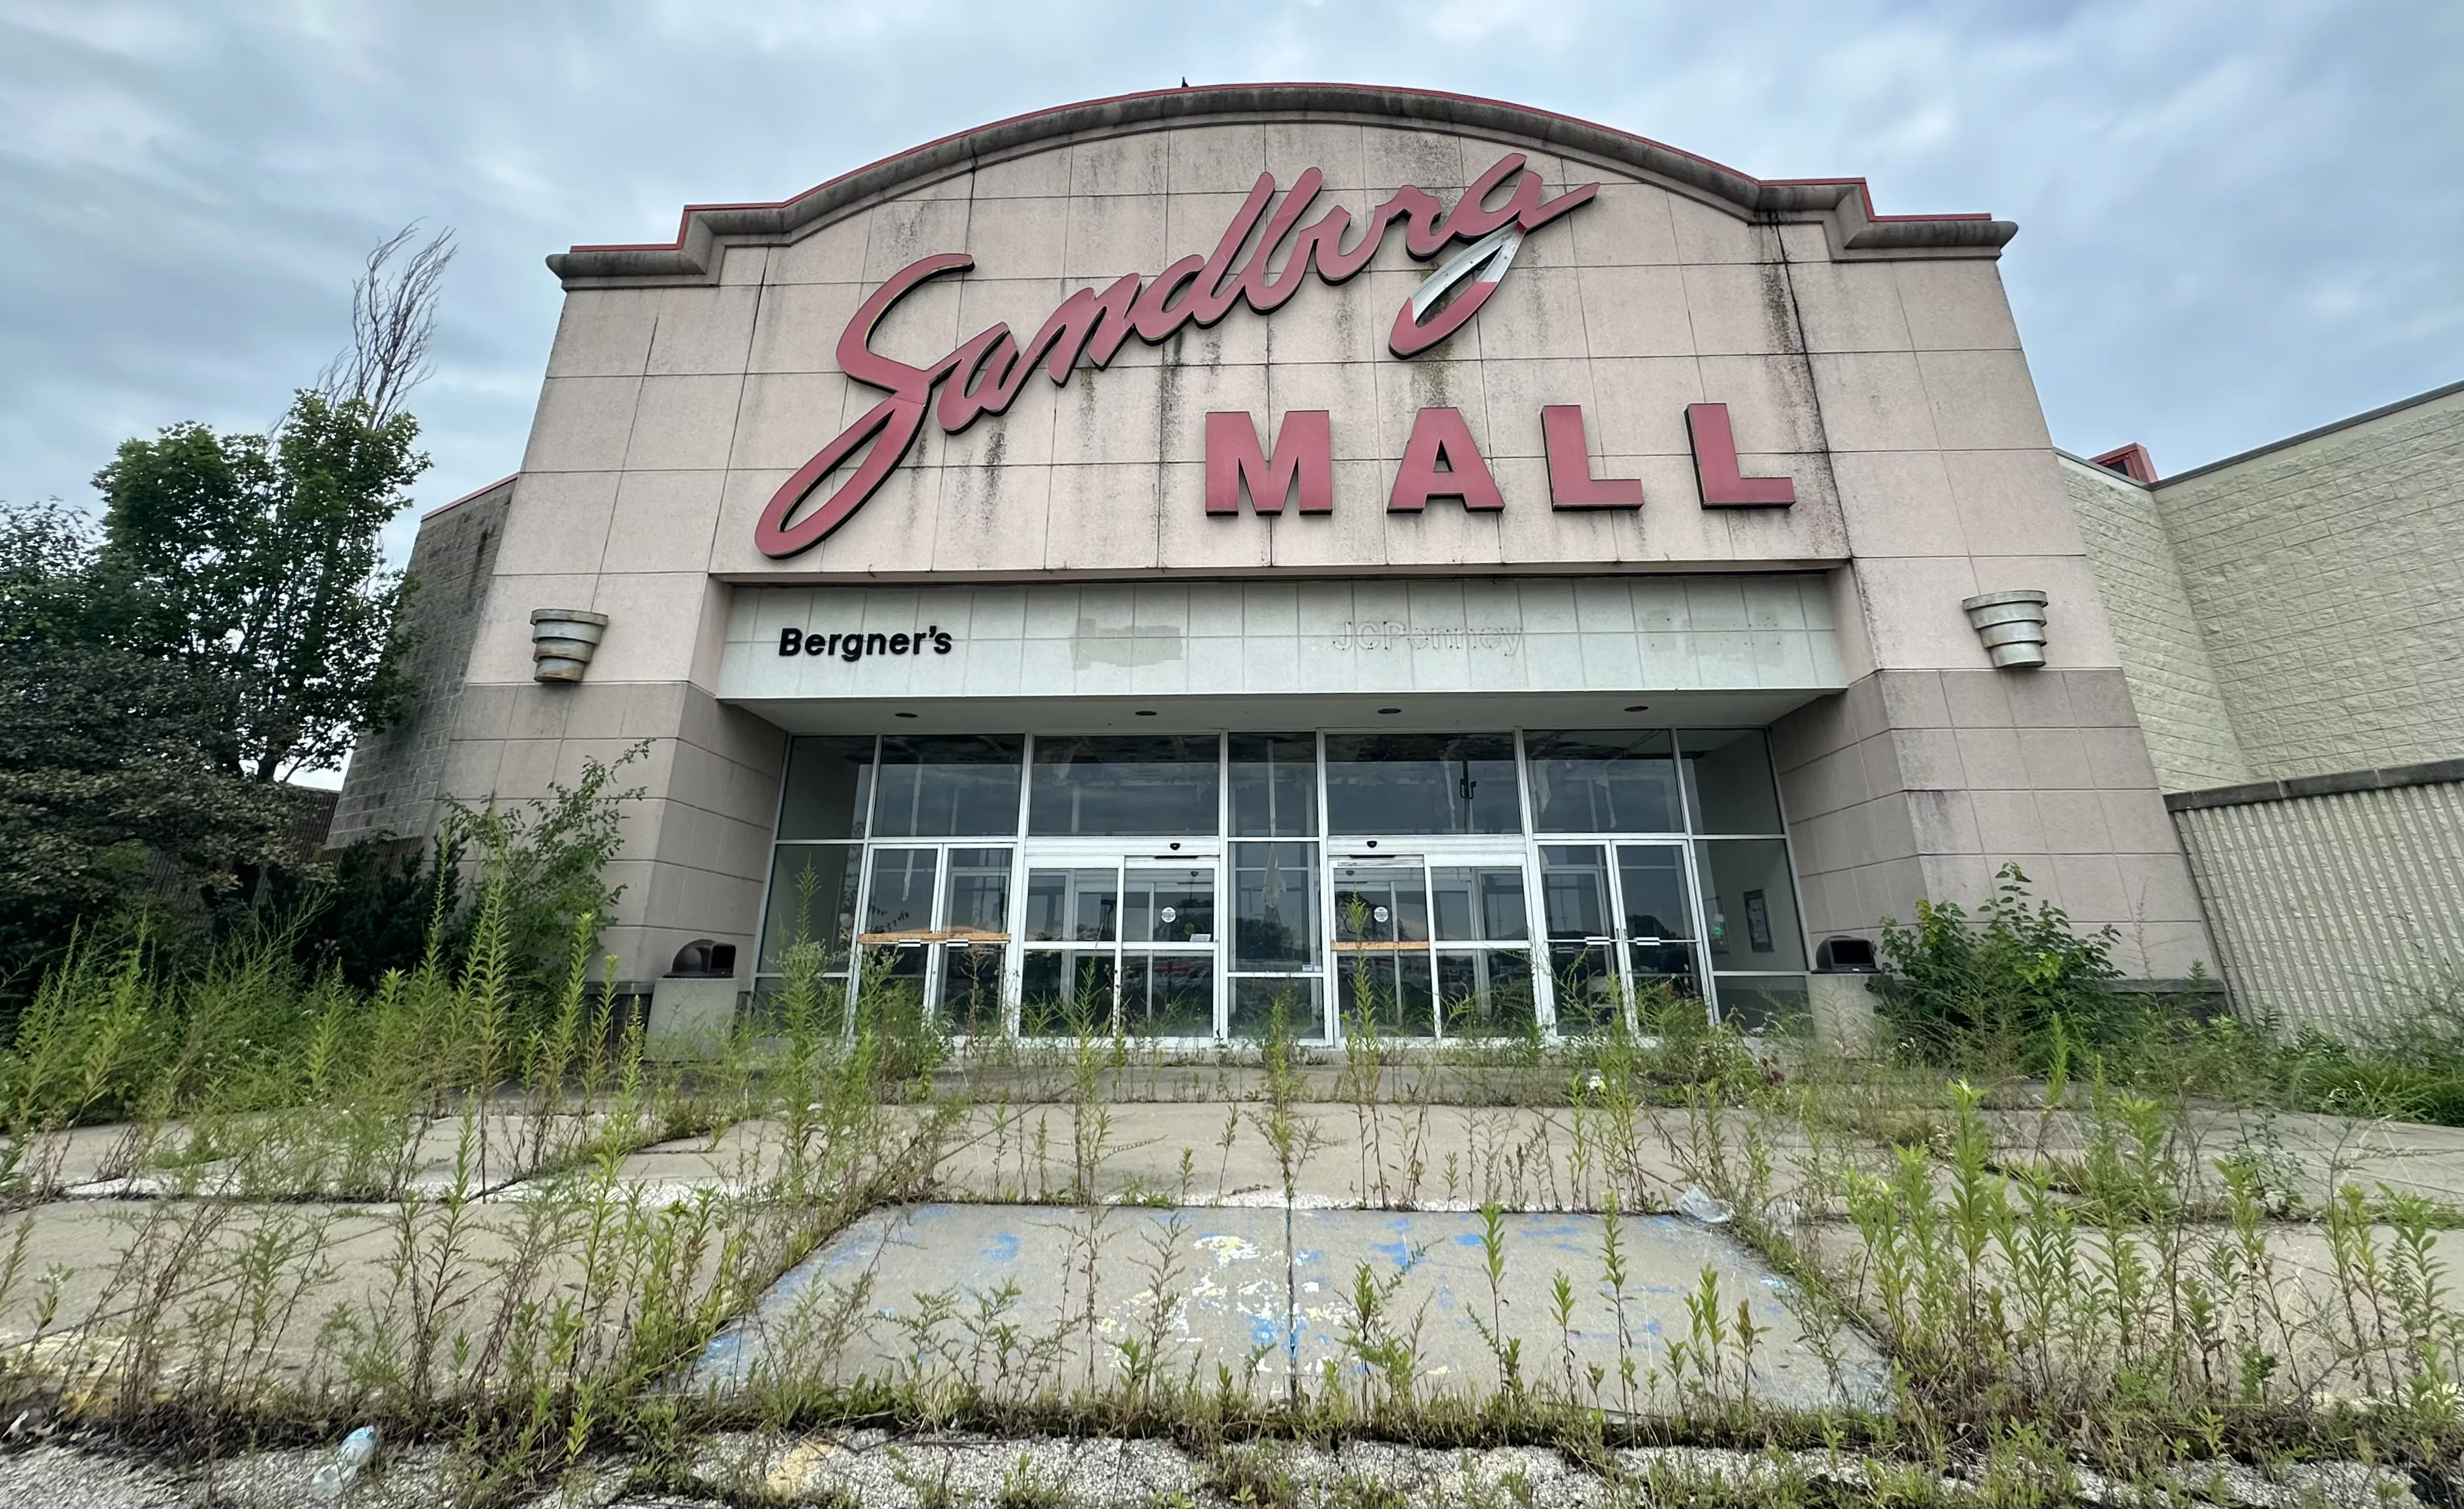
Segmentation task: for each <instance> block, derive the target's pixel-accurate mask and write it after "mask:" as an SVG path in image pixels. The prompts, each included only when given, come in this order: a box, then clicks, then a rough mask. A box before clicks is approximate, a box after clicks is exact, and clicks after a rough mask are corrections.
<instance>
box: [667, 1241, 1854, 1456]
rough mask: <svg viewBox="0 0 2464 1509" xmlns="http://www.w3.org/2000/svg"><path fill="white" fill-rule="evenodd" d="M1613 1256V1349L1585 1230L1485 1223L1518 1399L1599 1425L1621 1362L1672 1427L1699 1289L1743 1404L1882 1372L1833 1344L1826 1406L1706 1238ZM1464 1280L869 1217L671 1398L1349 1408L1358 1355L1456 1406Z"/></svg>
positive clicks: (1631, 1246) (1461, 1249) (1325, 1256)
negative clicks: (1599, 1385) (1102, 1392)
mask: <svg viewBox="0 0 2464 1509" xmlns="http://www.w3.org/2000/svg"><path fill="white" fill-rule="evenodd" d="M1621 1233H1622V1236H1621V1254H1622V1260H1623V1262H1624V1265H1625V1271H1626V1273H1627V1279H1626V1283H1625V1318H1624V1320H1625V1323H1624V1327H1623V1338H1624V1345H1623V1346H1622V1347H1621V1344H1620V1328H1619V1325H1618V1316H1617V1301H1616V1297H1615V1295H1614V1294H1613V1293H1612V1291H1611V1289H1610V1286H1609V1285H1608V1283H1607V1282H1606V1280H1605V1279H1604V1278H1603V1268H1604V1258H1605V1236H1606V1230H1605V1224H1604V1222H1603V1221H1602V1219H1601V1218H1599V1217H1597V1216H1592V1215H1582V1214H1565V1215H1555V1214H1516V1215H1509V1216H1507V1217H1506V1218H1505V1223H1504V1236H1503V1251H1504V1253H1505V1260H1506V1276H1505V1279H1504V1280H1503V1284H1502V1287H1501V1295H1502V1302H1501V1304H1500V1306H1499V1311H1498V1315H1499V1319H1500V1321H1501V1322H1502V1323H1503V1326H1504V1334H1505V1335H1506V1337H1507V1338H1508V1339H1510V1340H1514V1341H1519V1343H1520V1345H1521V1368H1522V1371H1523V1376H1524V1377H1525V1378H1526V1379H1527V1380H1528V1381H1530V1382H1533V1383H1541V1382H1547V1383H1551V1384H1556V1385H1558V1386H1560V1387H1563V1386H1564V1384H1565V1382H1566V1380H1567V1379H1569V1378H1571V1379H1572V1380H1573V1385H1574V1387H1575V1388H1576V1389H1578V1390H1580V1391H1582V1392H1583V1393H1584V1394H1585V1395H1586V1396H1588V1394H1589V1391H1590V1389H1591V1387H1592V1385H1591V1382H1590V1373H1591V1369H1592V1368H1593V1367H1595V1366H1596V1367H1600V1368H1601V1369H1602V1371H1603V1375H1604V1379H1605V1383H1604V1385H1603V1388H1604V1390H1605V1391H1604V1393H1603V1396H1602V1397H1603V1399H1604V1401H1605V1402H1606V1403H1607V1404H1608V1405H1609V1406H1610V1407H1611V1408H1623V1407H1625V1405H1626V1403H1627V1400H1626V1398H1625V1396H1624V1393H1623V1391H1622V1389H1620V1385H1619V1382H1618V1379H1619V1376H1620V1367H1619V1359H1620V1356H1630V1357H1631V1358H1632V1360H1633V1362H1634V1364H1635V1368H1636V1393H1635V1395H1634V1397H1633V1399H1632V1404H1633V1407H1634V1408H1636V1409H1637V1410H1639V1411H1652V1410H1666V1409H1673V1408H1674V1407H1675V1405H1676V1403H1677V1401H1678V1397H1679V1389H1680V1388H1681V1387H1682V1384H1681V1381H1680V1380H1678V1379H1677V1378H1675V1377H1674V1376H1673V1375H1672V1370H1671V1365H1672V1361H1673V1357H1674V1354H1673V1353H1672V1351H1671V1344H1672V1343H1685V1342H1687V1341H1688V1340H1689V1338H1690V1337H1691V1336H1692V1335H1693V1331H1692V1323H1691V1321H1690V1318H1689V1312H1688V1309H1687V1300H1688V1298H1689V1297H1691V1296H1695V1295H1697V1294H1699V1293H1700V1292H1701V1286H1702V1284H1703V1281H1704V1275H1705V1271H1706V1270H1707V1271H1708V1273H1709V1274H1710V1275H1711V1277H1712V1279H1714V1280H1715V1283H1716V1292H1717V1297H1718V1302H1719V1304H1720V1306H1721V1309H1722V1312H1723V1316H1724V1322H1725V1323H1727V1324H1729V1325H1731V1326H1733V1324H1734V1321H1735V1309H1736V1306H1737V1304H1738V1303H1739V1302H1740V1301H1743V1302H1744V1303H1745V1304H1746V1305H1747V1306H1748V1308H1749V1313H1750V1315H1751V1317H1752V1320H1753V1323H1754V1324H1755V1325H1756V1326H1758V1327H1767V1328H1768V1329H1767V1332H1766V1333H1765V1334H1763V1335H1761V1336H1760V1337H1759V1338H1758V1339H1757V1341H1756V1343H1755V1347H1754V1352H1753V1357H1752V1370H1751V1383H1750V1388H1751V1391H1752V1393H1753V1394H1754V1395H1755V1396H1757V1397H1759V1398H1762V1399H1766V1400H1769V1401H1771V1402H1775V1403H1784V1404H1790V1405H1797V1406H1806V1407H1812V1406H1816V1405H1820V1404H1822V1403H1825V1402H1827V1401H1831V1400H1834V1399H1835V1398H1836V1397H1837V1393H1838V1392H1839V1391H1844V1392H1845V1393H1846V1395H1847V1396H1848V1397H1850V1398H1852V1399H1856V1400H1859V1401H1865V1400H1871V1399H1874V1398H1877V1397H1879V1396H1880V1391H1881V1389H1882V1388H1883V1379H1884V1376H1885V1374H1884V1370H1883V1369H1882V1367H1881V1363H1880V1361H1879V1359H1878V1358H1877V1357H1876V1355H1875V1353H1874V1352H1873V1350H1872V1349H1871V1347H1870V1346H1868V1345H1866V1344H1865V1343H1864V1342H1863V1341H1862V1340H1861V1339H1859V1338H1856V1337H1853V1336H1849V1337H1842V1338H1839V1339H1838V1345H1839V1346H1840V1347H1841V1355H1842V1356H1843V1357H1844V1358H1845V1359H1846V1362H1845V1366H1844V1367H1843V1369H1842V1375H1841V1377H1840V1378H1839V1379H1838V1380H1837V1389H1835V1384H1834V1380H1833V1379H1831V1377H1830V1376H1829V1375H1828V1372H1827V1370H1826V1368H1825V1367H1824V1366H1823V1365H1822V1364H1821V1363H1820V1362H1819V1361H1818V1360H1817V1359H1816V1357H1815V1354H1814V1352H1813V1351H1812V1350H1811V1349H1809V1348H1808V1347H1807V1345H1806V1338H1805V1337H1804V1335H1803V1334H1802V1332H1801V1330H1800V1329H1799V1327H1798V1326H1797V1325H1796V1323H1795V1321H1794V1319H1793V1316H1792V1314H1791V1313H1790V1311H1789V1308H1788V1306H1787V1304H1786V1303H1785V1293H1786V1291H1785V1285H1784V1284H1783V1283H1782V1281H1781V1280H1780V1279H1777V1278H1776V1277H1775V1276H1773V1275H1772V1274H1771V1272H1770V1270H1769V1269H1768V1268H1767V1267H1765V1266H1764V1265H1763V1264H1762V1263H1760V1262H1759V1261H1758V1260H1757V1259H1755V1258H1753V1257H1752V1255H1750V1254H1749V1253H1748V1252H1747V1251H1746V1250H1745V1249H1744V1248H1742V1247H1740V1246H1739V1245H1737V1244H1736V1243H1734V1242H1733V1241H1731V1240H1729V1239H1728V1238H1727V1237H1726V1236H1724V1235H1722V1234H1720V1233H1718V1232H1716V1231H1712V1230H1708V1229H1705V1228H1703V1227H1699V1226H1695V1225H1692V1224H1691V1223H1688V1222H1684V1221H1683V1220H1680V1219H1678V1218H1676V1217H1673V1216H1656V1217H1639V1218H1634V1219H1629V1220H1626V1221H1624V1222H1622V1223H1621ZM1483 1259H1484V1251H1483V1248H1482V1246H1481V1236H1480V1221H1479V1217H1477V1216H1475V1215H1467V1214H1458V1213H1433V1212H1417V1213H1413V1212H1361V1211H1344V1210H1297V1211H1285V1210H1245V1209H1229V1208H1221V1207H1219V1208H1213V1209H1181V1210H1155V1209H1147V1208H1142V1207H1100V1206H1099V1207H1094V1208H1091V1209H1089V1208H1070V1207H1050V1206H1017V1205H1009V1206H1001V1205H940V1204H934V1205H923V1206H917V1207H913V1208H912V1209H908V1210H903V1211H883V1212H877V1213H875V1214H873V1215H871V1216H869V1217H867V1218H866V1219H865V1220H863V1221H860V1222H858V1223H856V1225H855V1226H853V1227H851V1228H849V1229H848V1230H847V1232H844V1233H842V1234H841V1235H840V1236H839V1237H838V1238H837V1239H835V1240H834V1241H832V1242H830V1243H829V1244H828V1245H827V1246H825V1248H824V1249H823V1250H822V1251H821V1252H819V1253H817V1254H815V1255H814V1257H813V1258H810V1259H808V1260H807V1261H805V1262H804V1263H803V1264H802V1265H800V1266H799V1267H798V1268H796V1269H795V1270H793V1271H792V1272H790V1273H789V1274H788V1275H787V1276H786V1277H785V1278H784V1279H781V1281H780V1283H779V1284H778V1285H777V1286H776V1287H774V1288H773V1289H772V1290H771V1292H770V1293H769V1294H767V1295H765V1296H764V1297H763V1298H762V1300H761V1301H759V1303H758V1304H757V1305H755V1306H754V1308H753V1309H752V1310H751V1311H750V1312H749V1313H748V1314H747V1315H745V1316H744V1317H743V1318H742V1319H741V1320H740V1321H739V1322H738V1323H737V1324H735V1325H733V1326H731V1327H730V1328H728V1329H727V1330H726V1331H725V1332H723V1333H722V1334H721V1335H720V1336H718V1337H717V1338H716V1339H715V1340H714V1342H713V1343H712V1344H711V1345H710V1347H709V1348H708V1349H707V1350H706V1352H705V1353H704V1355H703V1357H702V1359H701V1360H700V1362H699V1364H698V1365H697V1367H696V1370H695V1378H696V1380H697V1381H699V1382H701V1383H704V1384H707V1385H709V1386H712V1387H716V1388H734V1387H741V1386H744V1385H746V1384H748V1383H754V1382H761V1383H768V1384H779V1383H782V1382H784V1381H786V1380H789V1379H815V1380H819V1381H825V1382H840V1383H845V1382H851V1381H852V1380H854V1379H855V1378H857V1377H859V1376H865V1377H870V1378H874V1379H895V1380H899V1381H911V1382H917V1383H922V1384H925V1385H928V1386H929V1385H936V1384H938V1385H949V1384H957V1383H969V1384H973V1385H975V1386H976V1387H979V1388H983V1389H989V1390H992V1391H994V1392H996V1393H998V1394H1001V1395H1004V1396H1020V1397H1023V1396H1028V1395H1032V1394H1035V1393H1037V1392H1039V1391H1042V1390H1045V1389H1053V1388H1064V1389H1074V1388H1080V1387H1087V1386H1090V1385H1091V1386H1095V1387H1109V1386H1111V1385H1112V1384H1115V1383H1118V1382H1121V1381H1123V1380H1124V1379H1126V1378H1129V1377H1132V1376H1133V1375H1134V1370H1135V1368H1136V1367H1138V1366H1140V1365H1139V1363H1138V1359H1139V1358H1140V1357H1141V1356H1145V1357H1154V1358H1158V1359H1159V1362H1158V1363H1157V1364H1155V1366H1156V1367H1158V1368H1159V1370H1160V1372H1161V1374H1162V1375H1163V1376H1166V1377H1171V1378H1175V1379H1178V1378H1186V1377H1195V1378H1197V1379H1198V1380H1199V1381H1200V1382H1211V1381H1212V1380H1214V1379H1216V1378H1217V1377H1218V1369H1219V1368H1222V1369H1224V1370H1226V1371H1228V1373H1229V1374H1230V1376H1231V1377H1233V1378H1234V1379H1236V1380H1245V1381H1246V1383H1247V1385H1248V1386H1249V1387H1254V1388H1259V1389H1268V1390H1273V1389H1283V1388H1286V1387H1287V1386H1288V1383H1289V1380H1290V1379H1291V1378H1292V1377H1293V1375H1294V1374H1295V1373H1297V1374H1298V1376H1299V1378H1300V1379H1301V1380H1302V1381H1303V1382H1304V1384H1305V1385H1306V1386H1308V1387H1311V1388H1324V1387H1326V1386H1327V1384H1328V1382H1329V1380H1330V1379H1331V1381H1332V1382H1333V1384H1334V1385H1335V1386H1337V1387H1340V1388H1343V1389H1347V1390H1349V1389H1357V1388H1360V1387H1363V1386H1364V1385H1365V1384H1369V1383H1371V1382H1372V1380H1371V1378H1370V1375H1369V1373H1368V1372H1367V1370H1366V1367H1365V1366H1364V1362H1363V1357H1364V1354H1366V1353H1369V1352H1373V1351H1375V1350H1376V1349H1378V1348H1379V1347H1381V1346H1389V1345H1403V1346H1405V1348H1406V1349H1407V1350H1408V1352H1409V1354H1410V1355H1409V1361H1408V1364H1407V1366H1408V1370H1409V1373H1410V1376H1411V1379H1412V1385H1411V1386H1412V1388H1413V1389H1415V1390H1416V1391H1419V1392H1423V1393H1427V1392H1460V1393H1464V1394H1471V1395H1478V1394H1482V1393H1485V1392H1487V1391H1490V1390H1493V1389H1496V1388H1497V1387H1498V1386H1499V1365H1498V1362H1497V1359H1496V1357H1495V1356H1494V1354H1493V1353H1492V1352H1491V1351H1490V1350H1489V1348H1488V1346H1487V1344H1486V1343H1485V1342H1484V1341H1483V1340H1482V1339H1481V1337H1480V1334H1479V1330H1478V1327H1477V1326H1476V1325H1475V1324H1474V1323H1473V1320H1474V1317H1475V1316H1478V1317H1480V1318H1481V1319H1483V1320H1486V1319H1487V1317H1488V1315H1489V1303H1490V1301H1489V1290H1488V1281H1487V1278H1486V1275H1485V1268H1484V1266H1483ZM1090 1272H1091V1275H1092V1289H1093V1294H1092V1301H1091V1303H1090V1301H1089V1274H1090ZM1364 1273H1365V1276H1366V1277H1365V1280H1364V1277H1363V1276H1364ZM1560 1273H1563V1274H1564V1275H1565V1276H1566V1278H1567V1280H1568V1283H1569V1286H1570V1289H1571V1292H1572V1297H1573V1314H1572V1315H1571V1317H1570V1319H1569V1323H1568V1324H1567V1325H1566V1326H1564V1327H1560V1326H1559V1325H1558V1323H1556V1321H1555V1320H1554V1319H1552V1317H1551V1291H1552V1288H1553V1285H1554V1280H1555V1278H1556V1276H1557V1275H1558V1274H1560ZM1363 1281H1366V1283H1367V1284H1368V1286H1369V1287H1368V1289H1367V1290H1365V1291H1364V1290H1362V1289H1361V1288H1360V1287H1359V1285H1360V1284H1361V1283H1362V1282H1363ZM1364 1295H1365V1297H1366V1308H1365V1310H1364V1308H1363V1297H1364ZM1005 1327H1006V1328H1009V1329H1008V1330H1007V1331H1006V1332H1005V1331H1004V1328H1005ZM1005 1337H1006V1339H1004V1338H1005ZM1723 1362H1724V1366H1725V1367H1726V1369H1727V1386H1728V1387H1729V1388H1730V1389H1734V1388H1735V1387H1736V1384H1737V1381H1738V1379H1739V1377H1740V1368H1741V1365H1742V1362H1743V1359H1742V1358H1741V1357H1740V1356H1739V1354H1738V1352H1737V1351H1736V1349H1735V1347H1734V1344H1733V1343H1732V1344H1731V1345H1730V1347H1729V1349H1728V1350H1727V1352H1726V1353H1725V1355H1724V1358H1723ZM1688 1377H1689V1378H1690V1377H1691V1374H1690V1373H1689V1374H1688ZM1381 1387H1382V1386H1381Z"/></svg>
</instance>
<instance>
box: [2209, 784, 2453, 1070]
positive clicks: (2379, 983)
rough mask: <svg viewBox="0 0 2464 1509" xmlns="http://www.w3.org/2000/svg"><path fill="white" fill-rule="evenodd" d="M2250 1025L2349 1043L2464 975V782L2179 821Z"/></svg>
mask: <svg viewBox="0 0 2464 1509" xmlns="http://www.w3.org/2000/svg"><path fill="white" fill-rule="evenodd" d="M2174 821H2175V823H2176V825H2177V826H2178V827H2179V828H2180V830H2181V834H2182V842H2183V846H2184V847H2185V848H2186V849H2188V850H2189V856H2190V867H2191V870H2192V873H2193V874H2195V875H2196V876H2197V878H2198V883H2199V891H2200V894H2201V897H2202V898H2203V899H2204V901H2205V902H2206V904H2207V908H2208V920H2209V924H2210V926H2211V928H2212V929H2213V932H2214V937H2215V942H2216V948H2217V950H2218V952H2219V954H2220V956H2221V958H2222V962H2223V965H2224V972H2225V979H2226V983H2227V984H2229V985H2230V986H2232V988H2233V999H2234V1001H2235V1003H2236V1004H2237V1005H2238V1006H2239V1007H2240V1009H2241V1010H2243V1011H2244V1012H2247V1013H2250V1014H2253V1015H2256V1016H2272V1017H2277V1019H2279V1020H2281V1021H2283V1022H2284V1023H2286V1024H2287V1025H2298V1024H2311V1025H2316V1026H2319V1027H2321V1028H2324V1029H2326V1030H2328V1031H2331V1032H2339V1033H2349V1032H2352V1031H2354V1030H2356V1029H2366V1028H2368V1027H2371V1026H2374V1025H2385V1024H2387V1023H2389V1022H2392V1021H2394V1020H2396V1019H2397V1018H2399V1017H2402V1016H2404V1015H2405V1014H2406V1013H2407V1012H2408V1011H2409V1009H2410V1008H2412V1007H2414V1006H2415V1005H2417V1004H2418V1003H2419V1002H2421V1001H2422V1000H2424V999H2425V998H2427V997H2429V996H2430V995H2432V994H2433V993H2436V992H2438V991H2440V990H2441V989H2442V988H2450V989H2452V988H2453V986H2454V984H2455V983H2456V981H2457V980H2458V978H2459V972H2464V783H2459V782H2453V781H2450V782H2445V783H2442V784H2438V785H2428V786H2403V787H2398V788H2395V789H2393V790H2387V791H2357V792H2343V793H2339V794H2336V795H2333V796H2324V797H2293V798H2285V799H2283V800H2278V801H2258V802H2251V803H2248V804H2246V805H2241V806H2232V807H2204V808H2196V809H2193V810H2191V811H2188V812H2180V813H2176V814H2174Z"/></svg>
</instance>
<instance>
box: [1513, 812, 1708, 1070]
mask: <svg viewBox="0 0 2464 1509" xmlns="http://www.w3.org/2000/svg"><path fill="white" fill-rule="evenodd" d="M1611 847H1612V845H1609V844H1604V843H1544V844H1542V845H1540V888H1541V895H1542V898H1543V908H1544V910H1545V912H1546V915H1547V919H1548V927H1549V969H1550V977H1551V982H1552V983H1553V984H1554V986H1555V987H1556V992H1555V994H1556V1004H1557V1030H1558V1031H1559V1032H1560V1033H1568V1034H1572V1033H1580V1032H1598V1031H1601V1030H1602V1029H1604V1028H1606V1027H1608V1026H1609V1024H1610V1023H1611V1022H1612V1021H1615V1020H1616V1019H1617V1018H1618V1017H1620V1016H1621V1015H1622V1014H1623V1013H1624V1012H1625V1010H1626V1007H1627V1004H1628V1003H1629V1002H1635V1001H1641V1000H1646V999H1648V998H1650V997H1652V996H1653V995H1658V994H1660V993H1663V992H1664V993H1666V994H1668V995H1677V996H1683V997H1689V998H1691V997H1699V996H1700V995H1702V984H1701V979H1702V975H1701V973H1700V972H1701V963H1700V960H1699V959H1698V958H1697V956H1696V953H1695V941H1694V940H1695V925H1694V900H1693V887H1692V886H1691V885H1689V884H1688V881H1687V874H1686V865H1685V848H1684V845H1683V844H1681V843H1676V842H1653V843H1619V844H1616V845H1614V848H1615V851H1616V861H1617V862H1616V865H1615V867H1614V868H1612V867H1611V865H1610V864H1609V863H1608V860H1609V853H1610V850H1611Z"/></svg>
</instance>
